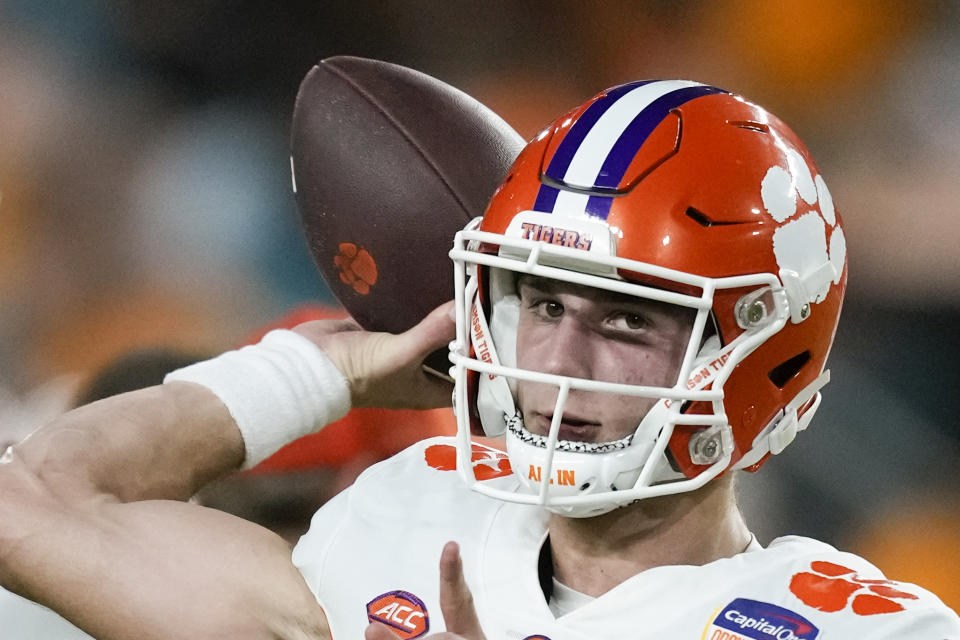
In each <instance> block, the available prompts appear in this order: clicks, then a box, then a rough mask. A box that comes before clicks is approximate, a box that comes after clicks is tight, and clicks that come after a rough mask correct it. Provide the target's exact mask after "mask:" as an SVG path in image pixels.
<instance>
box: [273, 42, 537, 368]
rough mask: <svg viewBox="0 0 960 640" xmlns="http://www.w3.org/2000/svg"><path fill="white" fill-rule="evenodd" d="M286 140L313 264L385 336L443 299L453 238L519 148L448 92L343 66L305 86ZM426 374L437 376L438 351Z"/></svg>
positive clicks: (385, 72)
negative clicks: (290, 139)
mask: <svg viewBox="0 0 960 640" xmlns="http://www.w3.org/2000/svg"><path fill="white" fill-rule="evenodd" d="M291 136H292V141H291V147H292V153H291V165H292V167H291V169H292V172H293V183H294V185H293V186H294V192H295V195H296V202H297V208H298V211H299V214H300V217H301V221H302V226H303V230H304V233H305V234H306V239H307V242H308V243H309V246H310V251H311V253H312V255H313V260H314V262H315V263H316V265H317V267H318V268H319V270H320V272H321V274H322V275H323V277H324V280H325V281H326V283H327V285H328V286H329V287H330V290H331V291H332V292H333V294H334V295H335V296H336V298H337V300H338V301H339V302H340V304H341V305H343V307H344V308H345V309H346V310H347V311H348V312H349V313H350V315H352V316H353V318H354V319H355V320H356V321H357V322H358V323H359V324H360V325H361V326H362V327H363V328H365V329H367V330H370V331H389V332H391V333H399V332H402V331H405V330H406V329H409V328H410V327H412V326H413V325H415V324H416V323H417V322H419V321H420V320H421V319H422V318H423V317H425V316H426V315H427V313H429V312H430V311H431V310H432V309H434V308H435V307H437V306H438V305H440V304H442V303H443V302H446V301H447V300H451V299H453V265H452V263H451V262H450V259H449V257H448V256H447V252H448V251H449V250H450V248H451V247H452V245H453V237H454V234H455V233H456V232H457V231H459V230H460V229H462V228H463V226H464V225H465V224H466V223H467V222H468V221H470V220H471V219H473V218H474V217H476V216H480V215H483V212H484V209H485V208H486V206H487V203H488V201H489V199H490V197H491V196H492V195H493V192H494V190H495V189H496V188H497V186H498V185H499V184H500V182H501V181H502V180H503V178H504V177H505V176H506V175H507V171H508V170H509V168H510V165H511V164H512V163H513V161H514V159H515V158H516V156H517V155H518V154H519V153H520V150H521V148H522V147H523V144H524V141H523V139H522V138H521V137H520V135H519V134H517V133H516V131H514V130H513V129H512V128H511V127H510V125H508V124H507V123H506V122H505V121H504V120H503V119H502V118H500V117H499V116H498V115H496V114H495V113H494V112H493V111H491V110H490V109H488V108H487V107H485V106H484V105H482V104H481V103H480V102H478V101H477V100H475V99H474V98H472V97H470V96H468V95H467V94H465V93H464V92H462V91H460V90H458V89H456V88H454V87H452V86H450V85H449V84H446V83H444V82H442V81H440V80H437V79H436V78H433V77H431V76H429V75H426V74H424V73H421V72H419V71H415V70H413V69H409V68H407V67H403V66H400V65H396V64H391V63H387V62H381V61H378V60H369V59H364V58H356V57H350V56H337V57H333V58H327V59H325V60H322V61H321V62H320V63H319V64H318V65H316V66H315V67H314V68H313V69H311V70H310V72H309V73H308V74H307V75H306V77H305V78H304V80H303V82H302V83H301V85H300V90H299V93H298V95H297V100H296V104H295V107H294V114H293V124H292V133H291ZM426 364H427V366H428V367H429V368H430V369H432V370H434V371H436V372H446V371H447V369H448V368H449V362H448V361H447V357H446V351H445V350H444V351H443V352H442V353H441V352H438V353H435V354H433V355H431V356H430V358H428V360H427V363H426Z"/></svg>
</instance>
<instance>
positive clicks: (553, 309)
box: [537, 300, 563, 318]
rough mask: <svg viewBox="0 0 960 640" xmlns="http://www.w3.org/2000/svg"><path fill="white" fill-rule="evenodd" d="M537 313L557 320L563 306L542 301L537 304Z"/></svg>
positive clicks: (553, 302)
mask: <svg viewBox="0 0 960 640" xmlns="http://www.w3.org/2000/svg"><path fill="white" fill-rule="evenodd" d="M537 308H538V311H539V313H542V314H543V315H545V316H547V317H548V318H559V317H560V316H562V315H563V305H562V304H560V303H559V302H557V301H556V300H543V301H542V302H539V303H538V304H537Z"/></svg>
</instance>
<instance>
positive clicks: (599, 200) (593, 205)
mask: <svg viewBox="0 0 960 640" xmlns="http://www.w3.org/2000/svg"><path fill="white" fill-rule="evenodd" d="M612 204H613V196H590V197H589V198H588V199H587V206H586V209H585V211H586V213H588V214H589V215H591V216H594V217H597V218H602V219H604V220H606V219H607V216H608V215H610V206H611V205H612Z"/></svg>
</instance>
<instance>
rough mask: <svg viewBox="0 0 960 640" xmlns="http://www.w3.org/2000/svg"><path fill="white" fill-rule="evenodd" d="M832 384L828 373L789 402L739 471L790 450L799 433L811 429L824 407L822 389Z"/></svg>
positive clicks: (745, 456) (746, 456)
mask: <svg viewBox="0 0 960 640" xmlns="http://www.w3.org/2000/svg"><path fill="white" fill-rule="evenodd" d="M828 382H830V371H829V370H827V371H824V372H823V373H821V374H820V375H819V376H817V377H816V378H815V379H814V381H813V382H811V383H810V384H808V385H807V386H806V387H804V388H803V390H802V391H800V393H798V394H797V395H796V396H794V398H793V400H791V401H790V402H788V403H787V406H786V407H784V408H783V410H782V411H780V412H779V413H778V414H777V415H776V416H774V418H773V420H771V421H770V424H768V425H767V426H766V427H764V428H763V431H761V432H760V433H759V434H757V437H756V438H754V440H753V446H752V447H751V448H750V451H748V452H747V453H746V455H744V456H743V458H741V459H740V461H739V462H738V463H737V465H736V468H737V469H745V468H747V467H749V466H751V465H753V464H756V463H757V462H759V461H760V459H761V458H763V456H765V455H767V454H768V453H772V454H773V455H775V456H776V455H779V454H780V453H782V452H783V450H784V449H786V448H787V445H789V444H790V443H791V442H793V440H794V438H796V437H797V434H798V433H799V432H801V431H803V430H805V429H806V428H807V426H809V424H810V421H811V420H813V415H814V414H815V413H816V412H817V409H818V408H819V407H820V400H821V396H820V389H822V388H823V387H824V385H826V384H827V383H828ZM811 400H813V404H811V405H810V406H809V407H808V408H807V410H806V411H804V412H803V415H798V413H797V412H798V411H799V410H800V409H801V408H802V407H803V406H804V405H805V404H807V403H808V402H810V401H811Z"/></svg>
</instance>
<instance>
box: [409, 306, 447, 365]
mask: <svg viewBox="0 0 960 640" xmlns="http://www.w3.org/2000/svg"><path fill="white" fill-rule="evenodd" d="M453 304H454V302H453V300H450V301H449V302H445V303H443V304H442V305H440V306H439V307H437V308H436V309H434V310H433V311H431V312H430V313H428V314H427V317H426V318H424V319H423V320H421V321H420V322H419V323H418V324H416V325H415V326H413V327H411V328H410V329H408V330H407V331H406V332H405V333H404V334H403V336H404V337H405V338H406V339H407V340H405V344H407V345H409V347H408V348H409V349H410V353H409V359H410V360H411V361H413V360H417V361H420V360H423V359H424V358H426V357H427V356H428V355H429V354H430V353H432V352H434V351H436V350H437V349H439V348H441V347H445V346H447V344H449V343H450V341H451V340H453V339H454V338H455V337H456V335H457V324H456V320H455V319H454V315H453V314H454V311H453Z"/></svg>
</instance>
